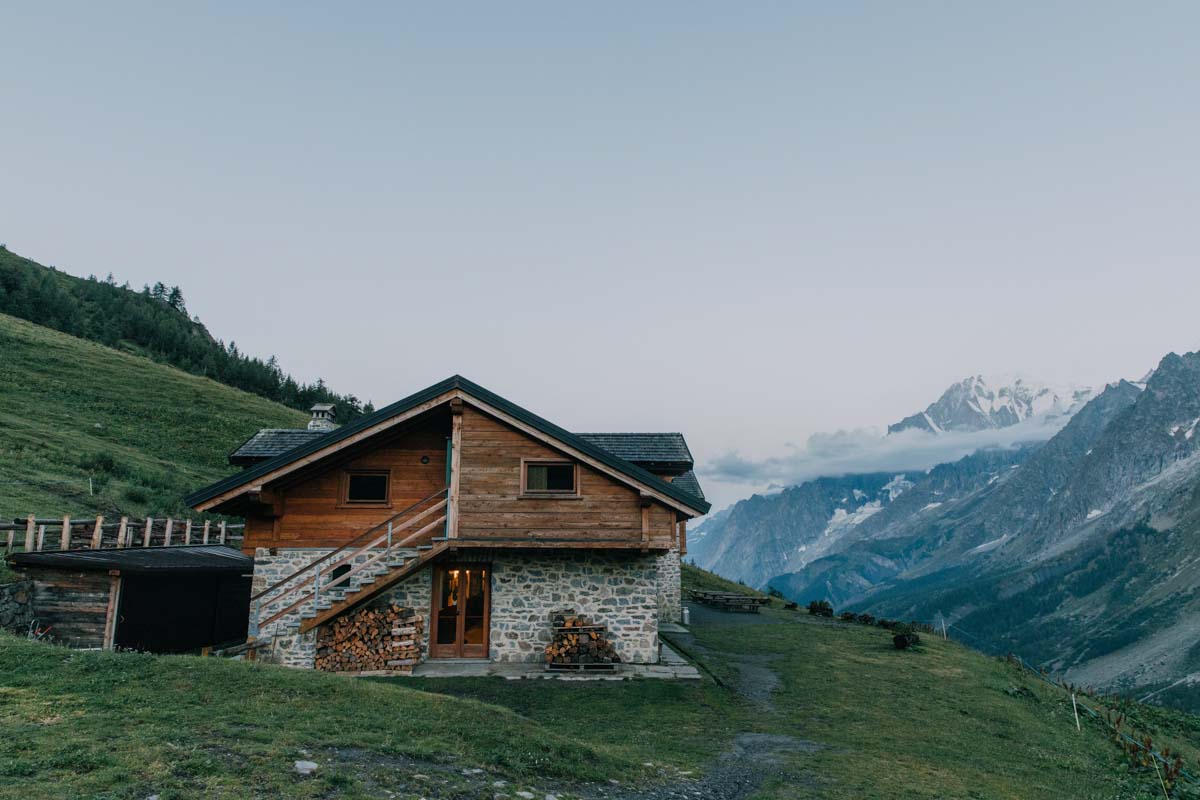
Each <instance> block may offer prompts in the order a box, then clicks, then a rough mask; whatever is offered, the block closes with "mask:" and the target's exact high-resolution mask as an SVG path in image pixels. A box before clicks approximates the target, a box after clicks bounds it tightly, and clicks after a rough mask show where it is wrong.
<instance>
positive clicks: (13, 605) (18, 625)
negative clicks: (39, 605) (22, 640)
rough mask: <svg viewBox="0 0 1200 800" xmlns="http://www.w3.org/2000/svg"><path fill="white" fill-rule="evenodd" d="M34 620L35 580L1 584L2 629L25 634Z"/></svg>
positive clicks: (0, 614)
mask: <svg viewBox="0 0 1200 800" xmlns="http://www.w3.org/2000/svg"><path fill="white" fill-rule="evenodd" d="M32 621H33V581H15V582H14V583H6V584H4V585H0V629H4V630H6V631H12V632H13V633H15V634H18V635H20V636H24V635H25V634H27V633H28V632H29V623H30V622H32Z"/></svg>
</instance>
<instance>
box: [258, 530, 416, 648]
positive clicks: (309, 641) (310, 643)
mask: <svg viewBox="0 0 1200 800" xmlns="http://www.w3.org/2000/svg"><path fill="white" fill-rule="evenodd" d="M331 552H333V548H331V547H324V548H318V547H280V548H275V553H274V555H272V553H271V550H270V549H269V548H266V547H260V548H258V549H257V550H255V551H254V579H253V583H252V586H251V594H258V593H259V592H261V591H262V590H263V589H266V588H267V587H268V586H271V585H272V584H274V583H276V582H277V581H280V580H282V579H283V578H285V577H287V576H288V575H291V574H293V573H294V572H296V570H299V569H302V568H304V567H306V566H308V565H309V564H311V563H312V562H313V561H316V560H317V559H318V558H321V557H322V556H324V555H327V554H329V553H331ZM396 552H397V553H398V554H403V555H410V556H411V555H414V554H415V553H416V551H415V550H398V551H396ZM369 557H370V556H368V555H362V556H359V557H358V558H357V559H355V561H353V562H339V565H340V564H342V563H353V564H358V563H361V562H363V561H365V560H366V559H367V558H369ZM428 573H429V570H420V571H418V572H417V573H416V574H415V575H412V576H410V577H409V578H406V579H405V580H404V581H402V582H401V583H400V588H404V587H408V586H409V585H410V583H413V582H414V581H415V582H416V583H420V581H421V580H422V576H424V577H423V580H424V583H425V593H424V601H423V602H421V603H417V602H416V601H417V600H418V598H419V596H420V592H417V591H413V592H411V596H412V599H413V601H414V602H413V603H411V604H409V603H405V604H406V605H412V606H413V607H414V608H416V609H417V610H418V611H421V609H422V607H423V608H424V610H423V611H421V613H422V615H423V616H424V617H425V623H426V626H425V627H426V629H428V627H429V619H428V617H429V574H428ZM310 576H311V573H308V572H306V573H304V574H303V575H301V576H300V578H299V579H298V580H304V579H305V578H308V577H310ZM327 579H328V575H326V574H324V573H322V578H321V582H322V584H324V583H325V581H326V580H327ZM294 583H295V581H292V582H290V583H289V584H286V586H291V585H292V584H294ZM339 585H345V584H339ZM281 589H282V587H281ZM396 591H397V590H396V589H393V590H391V591H390V592H385V593H384V595H385V596H388V597H390V596H392V594H393V593H394V592H396ZM278 595H279V592H278V591H277V592H275V593H273V595H272V597H275V596H278ZM295 600H296V597H295V596H291V597H284V598H282V599H281V600H276V601H273V602H271V603H268V604H267V605H264V606H262V608H261V609H260V610H259V615H258V618H259V619H260V620H265V619H268V618H269V617H270V616H271V615H272V614H274V613H275V612H276V611H280V610H282V609H283V608H285V607H286V606H288V605H290V604H291V603H293V602H295ZM298 610H299V609H297V611H298ZM250 613H251V614H252V615H253V614H254V608H253V606H252V607H251V609H250ZM295 619H296V616H295V615H294V614H287V615H285V616H283V617H281V618H280V619H279V620H278V621H276V622H273V623H271V624H270V625H267V626H263V627H261V628H260V630H259V638H260V639H262V638H273V639H274V644H273V646H272V648H271V650H270V651H269V652H268V651H266V650H260V651H259V656H258V657H259V658H260V659H262V660H264V661H271V662H273V663H277V664H282V665H284V666H287V667H299V668H302V669H312V668H313V664H314V660H315V659H316V655H317V632H316V631H315V630H313V631H309V632H307V633H289V632H287V631H286V630H285V629H284V627H283V624H282V623H284V622H286V621H289V620H295ZM424 644H427V642H426V643H423V645H424Z"/></svg>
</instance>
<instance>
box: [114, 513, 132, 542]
mask: <svg viewBox="0 0 1200 800" xmlns="http://www.w3.org/2000/svg"><path fill="white" fill-rule="evenodd" d="M128 531H129V517H121V524H120V526H119V527H118V528H117V547H124V546H125V536H126V533H127V532H128ZM129 544H133V542H130V543H129Z"/></svg>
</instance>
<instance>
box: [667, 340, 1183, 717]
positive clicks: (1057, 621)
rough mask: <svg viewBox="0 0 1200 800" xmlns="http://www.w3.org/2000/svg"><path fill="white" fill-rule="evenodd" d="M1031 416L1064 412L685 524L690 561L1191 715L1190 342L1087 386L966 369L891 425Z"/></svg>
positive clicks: (951, 424) (949, 427)
mask: <svg viewBox="0 0 1200 800" xmlns="http://www.w3.org/2000/svg"><path fill="white" fill-rule="evenodd" d="M1021 389H1025V390H1026V391H1020V390H1021ZM1002 390H1007V391H1002ZM984 401H987V402H984ZM1038 414H1042V415H1056V416H1057V417H1058V422H1060V423H1063V422H1065V424H1062V427H1061V429H1060V430H1058V431H1057V433H1055V434H1054V435H1053V436H1052V437H1051V438H1050V439H1049V440H1047V441H1045V442H1034V443H1029V444H1024V445H1019V446H1015V447H1009V448H992V449H985V450H979V451H977V452H975V453H974V454H972V455H970V456H967V457H965V458H963V459H960V460H958V461H955V462H953V463H948V464H942V465H939V466H937V467H935V468H933V469H931V470H928V471H916V472H911V471H910V472H895V473H887V474H878V475H848V476H841V477H837V478H822V479H820V480H817V481H809V482H808V483H805V484H802V485H801V486H797V487H792V488H790V489H787V490H785V491H783V492H781V493H779V494H776V495H772V496H768V497H761V496H759V497H754V498H750V499H749V500H745V501H742V502H740V503H738V504H736V505H734V506H733V507H731V508H729V509H727V510H725V511H723V512H721V513H720V514H718V515H714V517H713V518H712V519H711V520H710V521H708V522H706V523H705V524H704V525H702V526H700V527H699V528H698V529H697V531H696V533H697V534H698V538H694V539H693V540H694V541H695V544H694V545H693V546H692V547H691V552H690V553H689V557H690V558H692V559H694V560H695V561H696V563H698V564H700V565H701V566H706V567H709V568H712V569H714V570H715V571H717V572H719V573H721V574H725V575H727V576H729V577H733V578H736V579H738V580H743V581H745V582H746V583H749V584H751V585H755V586H762V587H766V586H769V587H771V588H773V589H776V590H778V591H781V592H782V593H784V594H785V595H786V596H788V597H791V598H793V599H796V600H798V601H803V602H807V601H810V600H816V599H826V600H829V601H830V602H831V603H833V604H834V605H835V606H836V607H838V608H850V609H854V610H859V611H867V612H870V613H873V614H876V615H885V616H892V617H897V618H903V619H919V620H923V621H930V622H940V621H941V620H943V619H944V620H945V621H946V622H947V625H948V626H949V627H950V629H951V630H953V631H954V632H955V634H956V635H961V636H962V637H964V638H965V639H966V640H967V641H971V642H972V643H974V644H976V645H978V646H980V647H983V648H984V649H987V650H990V651H994V652H998V653H999V652H1005V651H1013V652H1017V653H1019V654H1021V655H1022V656H1024V657H1026V658H1027V659H1030V660H1033V661H1035V662H1036V663H1038V664H1040V665H1043V666H1045V667H1047V668H1049V669H1052V670H1055V671H1057V672H1060V673H1063V674H1065V675H1066V677H1067V678H1068V679H1069V680H1072V681H1074V682H1077V683H1083V684H1087V685H1091V686H1096V687H1098V688H1105V689H1115V690H1121V691H1124V692H1130V693H1136V694H1138V695H1153V696H1154V698H1155V699H1157V700H1160V701H1164V702H1169V703H1173V704H1177V705H1182V706H1187V707H1193V708H1194V707H1197V706H1200V614H1198V613H1196V612H1200V597H1198V596H1197V595H1198V590H1200V559H1197V556H1196V553H1197V548H1196V543H1197V539H1198V538H1200V452H1198V451H1200V353H1189V354H1186V355H1175V354H1171V355H1168V356H1167V357H1165V358H1164V359H1163V360H1162V361H1161V363H1160V364H1159V365H1158V367H1157V368H1156V369H1155V370H1154V371H1153V372H1152V373H1151V374H1150V375H1149V376H1148V377H1147V378H1146V379H1145V383H1141V382H1139V383H1131V382H1129V381H1117V382H1115V383H1113V384H1110V385H1108V386H1106V387H1104V389H1103V390H1102V391H1100V392H1098V393H1096V392H1091V391H1088V390H1071V392H1070V393H1069V394H1066V395H1064V394H1063V393H1060V392H1054V391H1053V390H1052V391H1051V392H1050V393H1043V392H1042V390H1041V388H1040V387H1039V388H1034V386H1033V385H1031V384H1025V385H1023V386H1015V387H1014V386H1012V385H1008V386H1004V387H998V388H994V387H993V386H991V385H989V384H988V383H987V382H986V381H981V380H980V379H979V378H978V377H975V378H968V379H967V380H965V381H962V382H961V383H959V384H956V385H955V386H953V387H951V388H950V389H949V390H948V391H947V392H946V393H945V394H944V395H943V396H942V398H940V399H939V401H938V402H936V403H934V404H932V405H931V406H930V407H929V408H927V409H926V410H925V411H924V412H922V413H921V414H917V415H913V416H912V417H908V418H906V419H905V420H904V421H902V422H901V423H897V426H903V425H905V424H906V423H909V421H911V420H914V419H918V418H919V419H921V420H925V419H926V418H928V421H929V423H930V427H928V428H922V430H925V431H926V433H927V434H928V435H931V436H937V435H945V434H946V433H949V432H952V431H962V430H978V429H981V428H980V427H972V426H993V425H999V426H1011V425H1016V424H1018V423H1020V422H1021V421H1024V420H1027V419H1030V418H1031V417H1034V416H1036V415H1038ZM921 424H922V423H921V422H912V423H911V424H910V425H909V427H912V426H917V427H920V426H921ZM897 426H892V430H895V429H896V428H897ZM901 429H902V430H904V429H907V428H901ZM855 490H857V492H856V491H855Z"/></svg>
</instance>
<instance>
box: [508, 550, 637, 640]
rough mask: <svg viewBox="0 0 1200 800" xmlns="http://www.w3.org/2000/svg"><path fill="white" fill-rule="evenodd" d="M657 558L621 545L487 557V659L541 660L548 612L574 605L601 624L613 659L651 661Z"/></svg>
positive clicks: (547, 632)
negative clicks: (616, 548) (489, 597)
mask: <svg viewBox="0 0 1200 800" xmlns="http://www.w3.org/2000/svg"><path fill="white" fill-rule="evenodd" d="M657 578H658V565H657V563H656V557H655V556H653V555H642V554H641V553H636V552H634V553H629V552H621V551H586V550H582V551H566V552H561V551H560V552H551V553H546V554H544V555H543V554H539V553H535V552H528V551H527V552H525V553H514V554H512V555H511V556H505V557H503V558H501V559H493V561H492V625H491V638H490V655H491V659H492V660H493V661H541V660H542V651H543V649H544V648H545V646H546V644H547V643H548V642H549V641H550V633H551V631H550V615H551V613H552V612H554V611H558V610H560V609H564V608H571V609H574V610H575V611H576V612H578V613H579V614H583V615H585V616H587V617H588V618H590V619H592V620H594V621H595V622H596V623H598V624H602V625H607V626H608V633H609V638H610V639H611V640H612V642H613V644H614V645H615V647H616V649H617V653H618V654H620V656H621V660H622V661H626V662H630V663H638V664H653V663H656V662H657V661H658V584H657Z"/></svg>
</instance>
